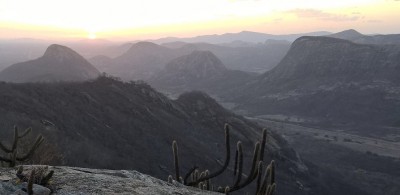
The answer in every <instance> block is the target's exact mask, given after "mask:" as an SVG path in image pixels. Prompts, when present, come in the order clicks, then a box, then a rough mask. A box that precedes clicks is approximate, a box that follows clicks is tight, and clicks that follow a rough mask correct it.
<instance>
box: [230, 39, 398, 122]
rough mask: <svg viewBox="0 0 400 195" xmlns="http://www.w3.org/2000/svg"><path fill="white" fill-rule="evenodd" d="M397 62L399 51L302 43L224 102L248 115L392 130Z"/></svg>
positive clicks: (395, 112) (349, 44)
mask: <svg viewBox="0 0 400 195" xmlns="http://www.w3.org/2000/svg"><path fill="white" fill-rule="evenodd" d="M399 62H400V48H399V47H398V46H394V45H389V46H380V45H363V44H356V43H352V42H350V41H346V40H341V39H335V38H328V37H302V38H299V39H297V40H296V41H295V42H294V43H293V45H292V47H291V49H290V50H289V52H288V54H287V55H286V56H285V58H284V59H283V60H282V61H281V62H280V63H279V65H278V66H277V67H275V68H274V69H273V70H271V71H269V72H266V73H265V74H263V75H261V76H260V77H258V78H257V79H255V80H253V81H252V82H249V83H247V84H246V85H245V87H239V88H237V89H235V90H232V91H231V93H228V95H226V96H225V97H226V99H227V100H231V101H234V102H235V103H237V104H238V106H237V107H236V110H247V111H249V112H250V113H251V114H253V115H281V116H285V117H284V118H288V117H292V118H296V119H298V121H304V120H308V122H317V123H319V122H321V124H322V123H323V124H329V123H330V122H332V123H334V124H336V125H338V124H339V125H341V124H343V125H351V124H357V125H360V124H375V125H384V126H392V127H396V126H399V124H400V121H399V119H398V118H397V117H395V116H397V115H398V114H399V113H400V107H399V106H398V105H400V104H399V103H400V101H399V100H400V86H399V82H400V77H398V75H399V74H400V64H399Z"/></svg>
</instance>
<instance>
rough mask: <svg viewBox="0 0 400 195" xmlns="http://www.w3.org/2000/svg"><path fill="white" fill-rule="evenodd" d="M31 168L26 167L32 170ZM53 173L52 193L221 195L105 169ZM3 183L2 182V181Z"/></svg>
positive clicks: (0, 173) (2, 173) (7, 173)
mask: <svg viewBox="0 0 400 195" xmlns="http://www.w3.org/2000/svg"><path fill="white" fill-rule="evenodd" d="M29 167H30V166H24V169H27V170H28V169H29ZM49 170H54V175H53V178H52V179H51V180H50V188H51V189H53V190H54V192H53V194H59V195H67V194H68V195H75V194H76V195H78V194H79V195H83V194H85V195H86V194H107V195H108V194H129V195H145V194H146V195H153V194H154V195H158V194H159V195H167V194H174V195H218V194H220V193H214V192H208V191H202V190H199V189H197V188H191V187H186V186H182V185H181V184H177V185H174V184H169V183H167V182H165V181H162V180H159V179H156V178H153V177H151V176H148V175H145V174H142V173H139V172H137V171H128V170H102V169H87V168H78V167H62V166H57V167H51V166H50V167H49ZM15 172H16V171H15V170H14V169H10V168H0V177H7V178H8V177H12V178H15V177H16V176H15ZM0 182H2V181H0Z"/></svg>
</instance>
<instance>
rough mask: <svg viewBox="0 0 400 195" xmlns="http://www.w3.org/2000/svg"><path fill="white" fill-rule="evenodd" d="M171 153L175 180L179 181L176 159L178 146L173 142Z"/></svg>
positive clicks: (177, 161)
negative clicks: (172, 154)
mask: <svg viewBox="0 0 400 195" xmlns="http://www.w3.org/2000/svg"><path fill="white" fill-rule="evenodd" d="M172 151H173V153H174V165H175V180H176V181H179V178H180V175H179V158H178V144H177V143H176V141H175V140H174V141H173V142H172Z"/></svg>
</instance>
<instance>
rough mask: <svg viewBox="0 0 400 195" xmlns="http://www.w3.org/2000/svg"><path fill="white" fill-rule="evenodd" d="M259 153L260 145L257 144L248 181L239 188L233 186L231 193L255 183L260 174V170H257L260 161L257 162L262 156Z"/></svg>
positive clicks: (238, 186)
mask: <svg viewBox="0 0 400 195" xmlns="http://www.w3.org/2000/svg"><path fill="white" fill-rule="evenodd" d="M259 152H260V143H259V142H257V143H256V145H255V148H254V153H253V161H252V165H251V169H250V174H249V176H248V177H247V179H246V180H245V181H244V182H243V183H241V184H239V185H237V186H233V187H232V188H231V189H230V192H233V191H236V190H239V189H242V188H243V187H245V186H247V185H249V184H250V183H251V182H252V181H254V179H256V178H257V173H258V170H257V169H258V168H257V164H258V161H257V160H258V158H259V156H258V155H259V154H260V153H259Z"/></svg>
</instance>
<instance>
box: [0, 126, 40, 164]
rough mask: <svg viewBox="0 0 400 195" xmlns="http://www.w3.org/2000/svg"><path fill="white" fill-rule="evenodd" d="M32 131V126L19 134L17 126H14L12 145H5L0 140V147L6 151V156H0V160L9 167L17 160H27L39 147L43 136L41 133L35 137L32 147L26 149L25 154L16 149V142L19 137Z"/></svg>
mask: <svg viewBox="0 0 400 195" xmlns="http://www.w3.org/2000/svg"><path fill="white" fill-rule="evenodd" d="M31 131H32V128H28V129H26V130H25V131H24V133H22V134H21V135H20V134H19V131H18V127H17V126H15V127H14V140H13V142H12V145H11V146H10V147H7V146H5V145H4V144H3V143H2V142H0V149H1V150H2V151H3V152H4V153H6V156H0V161H1V162H2V163H3V162H6V163H8V166H9V167H14V166H15V165H16V163H17V162H23V161H26V160H28V159H29V158H31V157H32V156H33V154H34V153H35V151H36V149H37V148H39V146H40V145H41V144H42V143H43V141H44V138H43V136H42V135H39V136H38V137H37V138H36V141H35V143H34V144H33V145H32V147H31V148H30V149H29V150H28V152H27V153H25V154H19V152H20V151H19V150H18V143H19V141H20V139H22V138H24V137H25V136H26V135H28V134H29V133H30V132H31Z"/></svg>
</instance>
